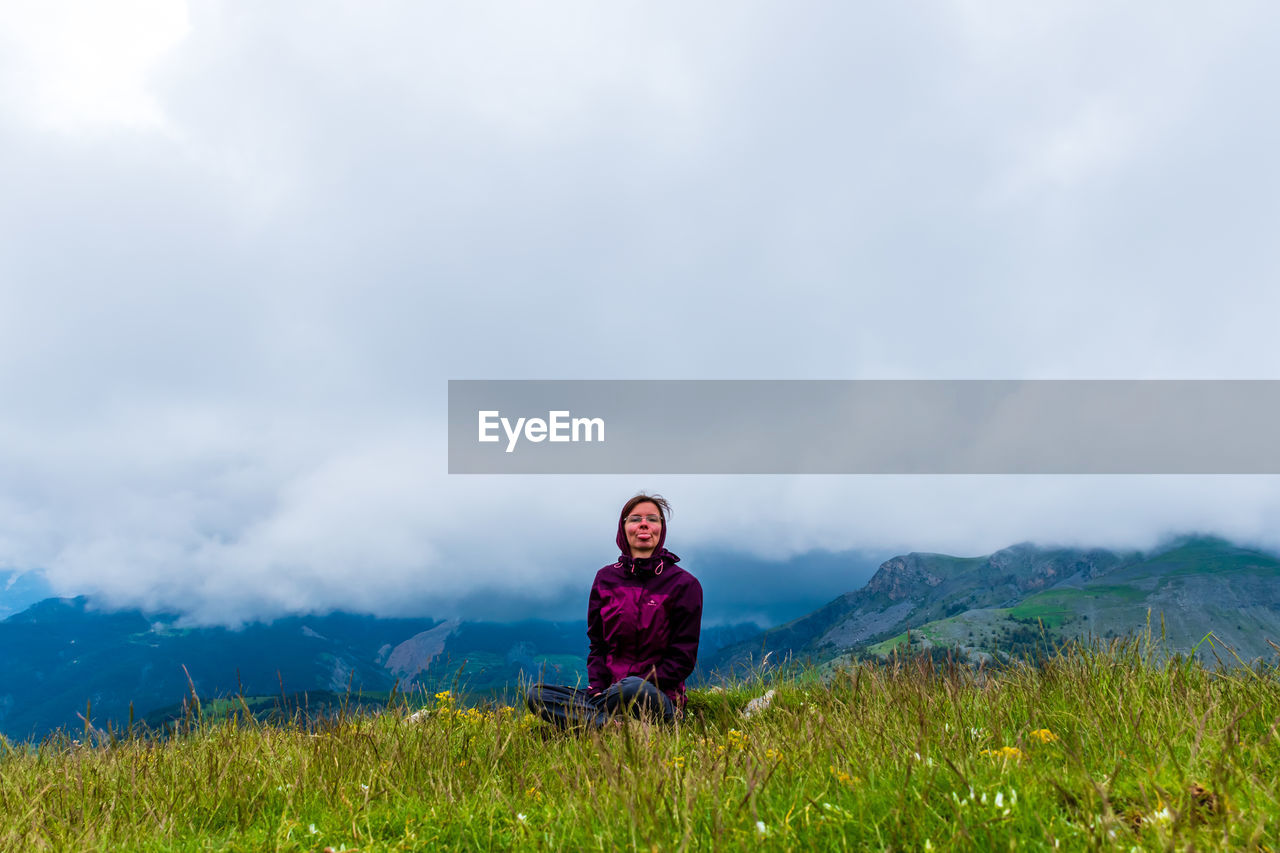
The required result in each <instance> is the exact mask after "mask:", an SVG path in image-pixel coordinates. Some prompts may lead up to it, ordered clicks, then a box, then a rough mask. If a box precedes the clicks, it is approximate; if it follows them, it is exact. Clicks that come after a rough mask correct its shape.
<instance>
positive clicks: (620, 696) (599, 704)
mask: <svg viewBox="0 0 1280 853" xmlns="http://www.w3.org/2000/svg"><path fill="white" fill-rule="evenodd" d="M670 513H671V506H670V505H669V504H668V503H667V501H666V499H665V498H663V497H662V496H661V495H646V494H644V493H643V492H641V493H640V494H638V495H636V496H635V497H634V498H632V499H631V500H629V501H627V503H626V504H625V505H624V506H623V507H622V513H621V514H620V515H619V517H618V536H617V543H618V548H619V549H621V551H622V554H621V556H619V557H618V561H617V562H616V563H613V564H612V565H609V566H605V567H604V568H603V569H601V570H600V571H598V572H596V580H595V583H594V584H593V585H592V587H591V600H590V603H589V604H588V606H587V638H588V639H589V640H590V641H591V647H590V650H589V651H588V653H587V677H588V678H589V679H590V685H589V686H588V688H587V689H585V690H583V689H581V688H577V687H561V686H558V685H550V684H538V685H535V686H533V687H532V688H530V690H529V708H530V710H532V711H533V712H534V713H536V714H539V715H541V716H542V718H543V719H545V720H547V721H549V722H552V723H555V724H556V725H558V726H561V727H565V728H567V727H570V726H591V727H599V726H603V725H605V724H606V723H607V722H608V721H609V719H610V718H612V717H613V716H615V715H617V714H630V715H634V716H637V717H641V718H642V719H644V718H647V719H653V720H659V719H660V720H662V721H664V722H672V721H674V720H675V719H676V718H677V716H680V715H682V714H683V712H684V704H685V692H684V680H685V679H686V678H688V677H689V675H690V673H692V672H693V666H694V664H695V663H696V662H697V659H698V635H699V634H700V633H701V631H702V585H701V584H699V583H698V579H697V578H695V577H694V576H693V575H691V574H689V573H688V572H686V571H685V570H684V569H682V568H680V567H679V566H678V565H676V563H677V562H679V560H680V558H679V557H677V556H676V555H675V554H672V553H671V552H670V551H668V550H667V549H666V548H664V547H663V543H664V542H666V539H667V516H668V515H669V514H670Z"/></svg>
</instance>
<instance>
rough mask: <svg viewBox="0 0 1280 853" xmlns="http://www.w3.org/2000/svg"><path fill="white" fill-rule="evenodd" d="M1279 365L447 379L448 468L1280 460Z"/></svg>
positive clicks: (1136, 466) (764, 468)
mask: <svg viewBox="0 0 1280 853" xmlns="http://www.w3.org/2000/svg"><path fill="white" fill-rule="evenodd" d="M1278 424H1280V381H1277V380H1230V381H1217V380H1214V381H1205V380H1185V381H1184V380H1176V381H1145V380H1141V381H1140V380H1134V381H1128V380H1125V381H1105V380H1055V381H1016V380H972V381H951V380H937V381H934V380H919V381H916V380H911V381H897V380H883V381H876V380H854V381H842V380H777V381H771V380H745V381H727V380H686V381H680V380H617V381H611V380H548V381H541V380H540V381H528V380H450V382H449V473H450V474H1277V473H1280V448H1278V447H1277V444H1276V441H1275V440H1274V438H1273V435H1274V433H1275V429H1276V426H1277V425H1278Z"/></svg>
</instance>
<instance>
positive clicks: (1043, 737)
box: [1027, 729, 1058, 743]
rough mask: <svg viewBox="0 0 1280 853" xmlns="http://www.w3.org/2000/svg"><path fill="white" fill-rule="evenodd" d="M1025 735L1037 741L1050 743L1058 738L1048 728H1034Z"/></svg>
mask: <svg viewBox="0 0 1280 853" xmlns="http://www.w3.org/2000/svg"><path fill="white" fill-rule="evenodd" d="M1027 737H1029V738H1031V739H1032V740H1034V741H1036V742H1037V743H1052V742H1053V741H1055V740H1057V739H1058V736H1057V735H1055V734H1054V733H1053V732H1051V731H1049V730H1048V729H1036V730H1035V731H1033V732H1031V733H1029V734H1028V735H1027Z"/></svg>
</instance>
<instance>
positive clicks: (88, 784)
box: [0, 641, 1280, 851]
mask: <svg viewBox="0 0 1280 853" xmlns="http://www.w3.org/2000/svg"><path fill="white" fill-rule="evenodd" d="M766 688H772V689H774V690H775V691H776V695H775V698H774V701H773V704H772V706H771V707H769V708H768V710H766V711H765V712H763V713H761V714H759V715H756V716H753V717H751V718H749V719H748V718H744V717H743V716H742V715H741V714H740V713H739V711H740V709H741V708H742V707H743V706H744V705H745V704H746V702H747V701H748V700H749V699H750V698H752V697H754V696H758V695H760V694H761V693H763V692H764V690H765V689H766ZM1278 688H1280V672H1278V671H1277V669H1276V668H1275V667H1274V666H1259V667H1257V668H1255V669H1244V668H1239V669H1235V670H1215V669H1210V668H1208V667H1205V666H1204V665H1202V664H1201V663H1199V662H1198V661H1196V660H1195V659H1187V658H1179V657H1174V658H1171V659H1168V660H1164V661H1162V662H1157V658H1156V656H1155V655H1154V653H1153V651H1152V649H1151V648H1150V647H1149V646H1148V645H1145V644H1142V643H1139V642H1137V641H1125V642H1113V643H1111V644H1109V645H1106V646H1102V645H1093V646H1090V647H1084V646H1078V645H1077V646H1073V647H1071V648H1069V649H1067V650H1066V651H1064V652H1062V653H1060V654H1058V655H1055V656H1054V657H1052V658H1051V659H1049V660H1047V661H1045V662H1043V663H1042V665H1040V666H1038V667H1031V666H1015V667H1010V668H1007V669H1002V670H997V671H987V670H980V671H977V672H975V671H974V670H972V669H969V668H964V667H958V666H956V667H948V666H941V667H940V666H936V665H934V664H933V663H930V662H928V661H927V660H923V659H921V660H915V661H909V662H903V661H898V662H891V663H888V664H885V665H873V664H860V665H857V666H854V667H852V668H849V669H845V670H840V671H838V672H836V673H835V674H834V675H833V676H831V677H829V678H819V677H817V675H816V673H815V672H814V671H812V670H807V671H800V672H793V673H787V674H782V673H776V674H774V675H772V676H768V677H763V676H762V677H760V678H757V679H755V680H753V681H751V682H747V683H741V684H738V685H735V686H733V687H731V688H729V689H727V690H726V691H724V692H712V691H695V692H694V693H693V694H692V695H691V698H690V706H689V712H690V713H689V715H688V717H687V719H686V721H685V722H684V723H682V724H680V725H679V726H675V727H670V728H664V727H651V726H645V725H642V724H639V723H635V724H631V725H628V726H625V727H622V728H619V729H610V730H608V731H605V732H603V733H590V734H576V735H575V734H563V733H559V732H555V731H553V730H550V729H548V728H547V727H546V726H545V725H544V724H542V723H541V722H540V721H538V720H536V719H534V718H531V717H530V716H528V715H526V714H524V713H523V712H522V711H519V710H512V709H503V708H488V709H482V708H470V709H467V708H463V707H461V705H460V704H458V703H457V702H456V701H455V699H454V697H453V696H452V695H446V694H441V695H440V697H439V698H438V699H437V701H436V705H435V707H433V708H432V709H431V711H430V713H429V714H423V715H420V716H419V718H418V719H417V720H413V719H411V718H410V716H409V715H408V713H407V712H406V711H405V710H404V709H396V708H393V709H389V710H388V711H386V712H384V713H381V714H376V715H368V716H361V715H352V716H344V717H339V718H337V719H333V720H330V721H328V722H327V723H325V724H322V725H319V726H316V727H310V728H307V727H302V726H298V725H291V724H285V725H270V726H268V725H261V724H257V723H254V722H252V721H249V722H244V721H241V722H236V721H234V720H228V719H222V720H220V721H217V722H211V721H209V720H208V719H206V720H205V721H195V722H194V723H193V724H192V725H191V726H190V731H188V732H186V733H183V734H181V735H179V736H175V737H171V738H168V739H158V738H154V737H135V738H129V739H116V740H115V741H114V742H112V739H111V738H107V737H102V736H98V737H94V736H92V734H90V736H89V738H88V740H85V739H84V736H83V735H82V736H81V741H80V742H77V741H74V740H71V739H70V738H69V737H67V736H65V735H63V736H60V737H56V738H51V739H47V740H45V741H44V742H42V743H40V744H38V745H29V746H28V745H17V746H14V745H9V744H4V745H3V746H0V752H3V757H0V849H3V850H41V849H50V850H86V849H88V850H142V851H148V850H157V851H158V850H165V851H168V850H193V851H194V850H219V849H227V850H255V851H256V850H299V851H300V850H322V849H324V848H326V847H328V848H331V849H333V850H341V849H344V848H345V849H347V850H351V849H360V850H435V849H467V850H472V849H495V848H496V849H505V848H519V849H534V850H539V849H546V850H564V849H574V850H615V849H625V850H641V849H643V850H650V849H654V848H656V849H660V850H681V849H693V850H735V849H751V850H761V849H764V850H808V849H813V848H817V849H859V848H863V847H870V848H875V849H881V848H885V849H894V850H929V849H938V850H940V849H954V850H975V851H976V850H984V851H985V850H993V849H1010V848H1011V847H1012V846H1013V845H1015V844H1016V845H1017V846H1018V847H1019V848H1030V849H1046V850H1047V849H1068V850H1093V849H1104V850H1109V849H1119V850H1129V849H1131V848H1134V847H1137V848H1138V849H1143V850H1147V849H1175V848H1176V849H1179V850H1181V849H1188V848H1189V847H1194V849H1197V850H1214V849H1220V850H1249V849H1257V850H1272V849H1275V847H1276V845H1277V840H1276V839H1277V833H1278V832H1280V781H1277V780H1280V742H1278V738H1280V732H1278V731H1277V727H1278V725H1280V689H1278Z"/></svg>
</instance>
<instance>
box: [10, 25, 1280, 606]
mask: <svg viewBox="0 0 1280 853" xmlns="http://www.w3.org/2000/svg"><path fill="white" fill-rule="evenodd" d="M1276 44H1280V9H1277V7H1276V6H1275V5H1274V4H1273V3H1267V2H1239V3H1229V4H1216V5H1208V4H1203V3H1191V2H1173V3H1170V2H1138V3H1129V4H1123V5H1121V6H1116V4H1112V3H1104V2H1092V0H1084V1H1083V2H1082V0H1070V2H1066V1H1065V0H1063V1H1062V2H1058V0H1049V2H1042V3H1031V4H1028V3H1025V2H1017V0H999V1H998V0H993V2H974V1H973V0H952V1H951V2H946V0H943V2H936V0H930V2H897V3H881V4H847V3H804V2H802V3H785V4H784V3H772V4H765V3H753V2H748V3H743V2H733V3H722V2H710V3H694V4H690V3H666V2H643V3H641V2H576V3H545V2H539V3H534V2H506V3H489V2H468V3H441V2H402V3H401V2H392V0H386V1H385V2H362V3H317V2H311V0H308V2H294V3H288V2H280V3H267V4H263V3H250V2H204V0H200V2H182V1H181V0H114V2H112V3H110V4H106V3H97V2H83V3H78V2H62V0H44V2H41V3H38V4H35V3H30V4H28V3H20V2H8V0H0V188H2V189H0V401H2V405H0V570H6V569H8V570H13V569H16V570H27V569H36V568H39V569H43V570H45V572H46V573H47V575H48V578H49V581H50V583H51V584H52V585H53V587H54V588H55V589H56V590H58V591H59V592H62V593H64V594H77V593H89V594H93V595H95V596H97V597H98V598H99V600H101V601H103V602H105V603H107V604H109V605H130V606H146V607H166V608H172V609H178V610H181V611H184V612H187V613H190V614H192V616H193V618H195V619H197V620H203V621H229V622H235V621H237V620H243V619H252V618H263V617H270V616H272V615H275V614H279V613H284V612H297V611H322V610H326V609H329V608H333V607H342V608H344V609H348V610H361V611H366V612H373V613H405V612H417V611H423V610H427V611H429V612H426V613H423V614H422V615H448V614H447V613H445V612H444V611H446V610H448V609H449V608H450V607H454V608H459V607H462V608H464V609H466V610H467V611H468V613H469V614H470V615H482V614H483V612H484V602H485V601H487V600H489V599H490V598H491V597H492V596H495V595H497V594H498V591H501V597H502V598H503V599H504V600H507V601H517V602H519V601H524V602H527V608H528V614H529V615H542V614H544V613H553V612H555V613H559V612H560V610H562V609H563V602H564V601H566V600H572V601H574V602H577V604H575V607H576V608H577V609H581V607H580V605H581V603H583V602H585V592H586V586H587V584H589V582H590V578H591V576H592V573H593V572H594V570H595V568H597V567H598V566H600V565H602V564H603V563H605V562H608V561H610V560H612V559H613V558H614V556H615V549H614V546H613V535H614V534H613V525H614V520H615V519H616V514H617V509H618V506H619V505H620V504H621V502H622V501H623V500H625V499H626V498H627V497H629V496H630V495H631V494H632V493H633V492H635V491H636V490H637V489H641V488H644V489H648V490H657V491H660V492H662V493H664V494H666V495H667V496H668V497H669V498H670V499H671V500H672V502H673V504H674V505H675V509H676V514H675V517H674V519H673V523H672V524H671V527H670V534H669V542H668V544H669V546H670V547H671V548H672V549H673V550H675V551H676V552H677V553H681V554H687V555H697V554H699V553H704V554H707V553H711V552H713V551H716V550H721V549H727V550H733V551H738V552H742V553H747V554H752V555H756V556H758V557H762V558H770V559H774V558H776V559H782V558H786V557H790V556H793V555H796V554H802V553H805V552H807V551H810V550H813V549H827V550H833V551H840V550H844V549H854V548H857V549H865V550H866V551H868V552H873V553H881V552H884V553H897V552H903V551H909V550H932V551H944V552H949V553H957V554H966V555H973V554H981V553H987V552H990V551H992V550H995V549H998V548H1000V547H1004V546H1006V545H1009V544H1011V543H1014V542H1018V541H1023V540H1034V541H1038V542H1045V543H1078V544H1090V545H1104V546H1133V547H1150V546H1151V545H1153V544H1154V543H1156V542H1157V541H1159V540H1160V539H1161V538H1162V537H1165V536H1167V535H1169V534H1172V533H1177V532H1183V531H1190V530H1203V531H1214V532H1218V533H1221V534H1223V535H1226V536H1229V537H1233V538H1236V539H1239V540H1243V541H1249V542H1254V543H1258V544H1262V545H1266V546H1268V547H1280V524H1277V522H1278V521H1280V479H1278V478H1275V477H1260V476H1258V477H1128V478H1126V477H949V478H930V477H715V478H712V477H691V476H687V477H653V478H633V477H569V476H563V477H554V476H553V477H472V478H467V477H458V476H455V477H450V476H448V475H447V474H446V473H445V469H446V446H445V402H446V382H447V380H448V379H451V378H453V379H463V378H471V379H520V378H539V379H555V378H564V379H578V378H592V379H597V378H603V379H609V378H635V379H664V378H672V379H685V378H736V379H755V378H760V379H788V378H801V379H807V378H824V379H846V378H847V379H862V378H868V379H872V378H876V379H878V378H895V379H896V378H930V379H950V378H993V379H1049V378H1126V379H1146V378H1181V379H1213V378H1248V379H1280V346H1277V344H1276V325H1277V322H1276V318H1277V317H1280V286H1277V285H1278V283H1280V281H1278V276H1277V273H1278V271H1280V241H1277V239H1276V235H1277V234H1280V165H1278V164H1280V161H1278V159H1277V158H1276V156H1275V152H1276V151H1277V150H1280V108H1278V107H1280V105H1278V104H1277V103H1276V93H1275V86H1274V82H1275V80H1276V79H1277V78H1278V77H1280V56H1278V55H1277V53H1276V51H1275V45H1276ZM686 562H687V563H688V564H689V568H690V569H691V570H692V571H693V572H694V573H695V574H697V573H698V566H697V565H696V562H695V560H693V559H692V557H687V559H686ZM745 565H747V566H748V568H747V569H744V570H743V572H742V573H741V574H742V576H741V577H738V576H733V577H729V576H720V577H713V578H708V582H709V584H708V585H709V589H710V588H715V589H728V588H729V586H730V585H732V587H733V589H734V594H735V595H737V596H739V597H741V600H742V601H744V602H747V601H749V599H750V597H751V596H752V595H753V594H758V596H759V597H761V598H763V599H768V598H769V597H770V596H772V595H774V594H775V591H776V589H777V579H776V578H759V577H752V576H751V573H752V571H755V570H756V569H753V568H751V567H755V566H757V565H758V564H757V563H747V564H745ZM861 582H862V581H861V580H858V581H857V583H856V584H855V583H850V584H849V586H856V585H860V583H861ZM815 583H818V581H815ZM822 583H827V584H829V585H830V587H831V588H834V589H840V588H842V584H841V582H840V579H838V578H837V579H832V578H826V579H825V580H823V581H822ZM566 596H567V598H566Z"/></svg>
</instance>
